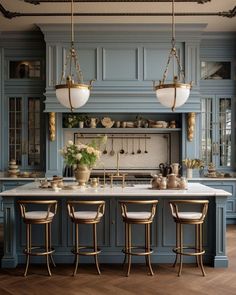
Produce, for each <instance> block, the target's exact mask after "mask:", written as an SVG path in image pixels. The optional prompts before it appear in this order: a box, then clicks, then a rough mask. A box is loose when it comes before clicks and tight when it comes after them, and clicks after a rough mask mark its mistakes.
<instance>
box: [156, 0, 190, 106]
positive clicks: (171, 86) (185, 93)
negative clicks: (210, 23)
mask: <svg viewBox="0 0 236 295" xmlns="http://www.w3.org/2000/svg"><path fill="white" fill-rule="evenodd" d="M174 6H175V1H174V0H172V40H171V44H172V48H171V50H170V53H169V56H168V60H167V65H166V69H165V71H164V74H163V78H162V80H160V81H159V85H156V82H155V81H154V82H153V88H154V90H155V91H156V96H157V99H158V100H159V102H160V103H161V104H162V105H164V106H166V107H169V108H171V109H172V111H174V110H175V108H176V107H180V106H182V105H183V104H184V103H185V102H186V101H187V99H188V97H189V94H190V89H191V88H192V82H191V83H190V84H186V83H184V81H185V76H184V71H183V69H182V66H181V64H180V60H179V56H178V54H177V50H176V47H175V45H176V40H175V10H174V8H175V7H174ZM171 59H172V62H173V82H172V83H165V82H166V78H167V74H168V68H169V65H170V61H171ZM175 59H176V61H177V65H178V70H179V76H178V75H175V69H174V62H175ZM181 78H182V80H183V83H182V82H181Z"/></svg>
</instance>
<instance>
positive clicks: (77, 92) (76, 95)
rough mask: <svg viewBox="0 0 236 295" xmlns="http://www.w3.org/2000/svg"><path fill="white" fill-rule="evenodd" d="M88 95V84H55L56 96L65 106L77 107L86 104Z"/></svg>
mask: <svg viewBox="0 0 236 295" xmlns="http://www.w3.org/2000/svg"><path fill="white" fill-rule="evenodd" d="M89 95H90V86H89V85H85V84H71V85H70V87H68V85H66V84H65V85H56V97H57V99H58V101H59V102H60V103H61V104H62V105H63V106H65V107H67V108H71V109H77V108H80V107H82V106H83V105H85V104H86V102H87V101H88V99H89Z"/></svg>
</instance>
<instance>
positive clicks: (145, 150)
mask: <svg viewBox="0 0 236 295" xmlns="http://www.w3.org/2000/svg"><path fill="white" fill-rule="evenodd" d="M144 153H145V154H147V153H148V151H147V135H145V151H144Z"/></svg>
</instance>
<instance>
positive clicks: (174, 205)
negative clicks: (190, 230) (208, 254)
mask: <svg viewBox="0 0 236 295" xmlns="http://www.w3.org/2000/svg"><path fill="white" fill-rule="evenodd" d="M208 203H209V201H208V200H172V201H170V202H169V204H170V208H171V213H172V216H173V218H174V221H175V223H176V248H174V249H173V252H174V253H176V257H175V262H174V264H173V266H174V267H175V266H176V263H177V262H178V257H179V258H180V263H179V270H178V276H180V275H181V272H182V267H183V255H187V256H195V257H196V263H197V266H198V267H199V266H200V268H201V271H202V275H203V276H205V275H206V273H205V270H204V267H203V261H202V256H203V254H204V253H205V250H204V249H203V245H202V244H203V242H202V236H203V234H202V225H203V222H204V219H205V217H206V214H207V209H208ZM191 204H192V205H201V207H202V208H201V209H202V210H201V211H200V212H185V211H180V210H179V209H181V210H182V205H183V206H184V205H191ZM180 206H181V208H180ZM184 224H193V225H195V246H186V247H185V246H183V225H184ZM184 249H190V250H194V252H185V251H184Z"/></svg>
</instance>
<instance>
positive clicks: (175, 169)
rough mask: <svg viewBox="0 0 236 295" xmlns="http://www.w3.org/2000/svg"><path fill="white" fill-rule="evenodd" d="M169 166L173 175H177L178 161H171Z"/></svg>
mask: <svg viewBox="0 0 236 295" xmlns="http://www.w3.org/2000/svg"><path fill="white" fill-rule="evenodd" d="M170 167H171V171H172V173H174V174H175V175H179V169H180V168H181V166H180V164H179V163H172V164H171V165H170Z"/></svg>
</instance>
